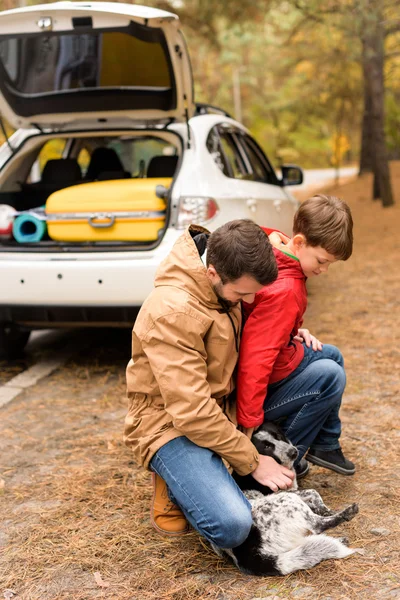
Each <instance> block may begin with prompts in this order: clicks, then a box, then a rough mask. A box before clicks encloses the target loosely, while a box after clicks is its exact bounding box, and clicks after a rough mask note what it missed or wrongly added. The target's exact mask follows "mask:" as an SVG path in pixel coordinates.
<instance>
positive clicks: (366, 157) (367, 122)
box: [358, 61, 374, 175]
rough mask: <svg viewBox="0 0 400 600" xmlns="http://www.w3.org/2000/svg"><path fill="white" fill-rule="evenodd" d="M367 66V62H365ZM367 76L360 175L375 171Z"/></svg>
mask: <svg viewBox="0 0 400 600" xmlns="http://www.w3.org/2000/svg"><path fill="white" fill-rule="evenodd" d="M364 66H365V61H364ZM366 80H367V78H366V74H365V73H364V114H363V120H362V130H361V153H360V170H359V173H358V174H359V175H362V174H363V173H371V172H372V171H373V170H374V156H373V142H372V118H371V116H372V107H371V96H370V95H369V93H368V90H367V85H366Z"/></svg>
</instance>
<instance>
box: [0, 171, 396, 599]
mask: <svg viewBox="0 0 400 600" xmlns="http://www.w3.org/2000/svg"><path fill="white" fill-rule="evenodd" d="M393 183H394V186H395V189H396V194H397V206H396V207H394V208H390V209H386V210H385V211H384V210H382V208H381V207H380V205H379V203H373V202H372V201H370V199H369V190H370V185H371V184H370V179H369V177H366V178H364V179H362V180H361V181H356V182H354V183H350V184H347V185H346V186H344V187H342V188H341V189H340V192H339V195H341V196H342V197H343V198H345V199H346V200H347V201H348V202H349V204H350V205H351V207H352V210H353V215H354V219H355V225H356V232H355V234H356V237H355V239H356V244H355V252H354V255H353V257H352V258H351V259H350V261H348V262H347V263H343V264H338V265H335V266H333V267H332V268H331V270H330V273H329V275H328V276H325V277H321V278H319V279H316V280H312V281H311V282H310V284H311V285H310V290H309V291H310V305H309V310H308V313H307V318H306V324H307V325H308V326H309V328H310V329H311V330H312V331H313V332H315V333H316V335H318V337H319V338H320V339H322V340H323V341H326V342H330V343H334V344H337V345H338V346H339V347H340V348H341V350H342V351H343V354H344V356H345V359H346V366H347V373H348V386H347V392H346V396H345V401H344V407H343V422H344V434H343V446H344V448H345V451H346V453H347V454H348V455H349V457H351V458H352V459H354V460H355V461H356V463H357V467H358V470H357V473H356V475H355V476H354V477H351V478H350V477H348V478H345V477H341V476H339V475H335V474H333V473H330V472H328V471H324V470H323V469H318V468H316V467H313V468H312V471H311V474H310V475H309V477H307V478H306V479H305V480H304V483H303V487H315V488H316V489H318V490H319V491H320V492H321V494H322V495H323V497H324V499H325V500H326V502H327V504H328V505H331V506H332V507H338V508H339V507H342V506H344V505H346V504H349V503H351V502H354V501H357V502H358V503H359V505H360V514H359V515H358V517H357V518H356V519H354V521H352V522H351V523H349V524H347V525H346V526H345V527H343V528H341V530H340V532H341V533H343V534H345V535H347V536H348V537H349V538H350V540H351V545H352V546H353V547H361V548H363V552H364V553H363V554H356V555H355V556H353V557H350V558H349V559H347V560H346V561H327V562H325V563H322V564H321V565H319V566H318V567H316V568H314V569H312V570H310V571H309V572H300V573H297V574H293V575H291V576H288V577H286V578H282V579H276V578H272V579H270V578H269V579H267V578H265V579H262V578H252V577H247V576H244V575H241V574H240V573H238V572H237V571H236V569H235V568H233V567H232V566H231V565H230V564H229V563H226V562H224V561H221V560H219V559H218V558H217V557H216V556H214V554H213V553H212V552H211V551H210V550H209V549H208V548H207V547H206V545H205V544H204V543H203V542H202V541H201V540H200V538H199V536H198V535H197V534H196V533H194V532H193V533H191V534H189V535H188V536H186V537H185V538H183V539H176V540H164V539H163V538H161V537H159V536H158V535H157V534H156V533H155V532H153V530H152V529H151V527H150V523H149V508H148V507H149V502H150V497H151V490H150V485H149V476H148V474H147V473H145V472H143V471H142V470H139V469H137V468H136V467H135V465H134V464H133V463H132V459H131V455H130V453H129V451H128V450H127V449H126V448H125V447H124V446H123V445H122V442H121V432H122V423H123V418H124V415H125V411H126V406H125V398H124V369H125V364H126V362H127V359H128V355H129V340H128V339H127V338H126V337H124V336H122V337H121V334H118V333H115V334H108V333H107V336H106V337H105V336H104V334H103V336H102V335H101V334H99V337H98V339H97V340H96V338H93V347H92V348H91V349H90V351H87V350H86V351H85V352H82V354H81V355H80V356H78V357H77V358H76V359H75V361H70V362H69V363H68V364H67V366H66V367H64V368H63V369H60V370H59V371H57V372H55V373H54V374H53V375H51V376H50V377H48V378H47V379H45V380H42V381H41V382H40V383H39V384H37V385H36V386H35V387H33V388H31V389H30V390H28V391H26V392H24V393H23V394H22V395H21V396H19V397H18V398H16V399H15V400H14V401H13V402H12V403H11V404H9V405H7V406H5V407H3V408H2V409H1V410H0V598H5V599H8V598H14V599H15V600H58V599H68V600H91V599H94V598H104V599H107V600H111V599H112V600H128V599H129V600H147V599H154V600H155V599H168V600H183V599H199V600H203V599H204V600H206V599H215V600H217V599H218V600H237V599H249V600H252V599H256V598H258V599H261V598H265V599H268V600H277V599H280V598H296V599H298V600H305V599H307V600H339V599H341V600H345V599H348V600H353V599H354V600H356V599H368V600H369V599H371V598H372V599H375V598H376V599H378V600H389V599H390V600H392V599H394V598H400V535H399V530H400V508H399V507H400V493H399V484H400V481H399V479H400V476H399V470H398V467H399V459H400V451H399V447H400V426H399V420H398V415H399V409H398V396H399V392H400V382H399V369H400V350H399V348H398V344H396V343H395V340H396V341H397V339H399V338H400V319H399V317H400V298H399V289H400V286H399V266H398V255H399V250H400V241H399V230H400V165H398V164H397V165H395V168H394V171H393ZM106 346H107V347H106ZM337 533H338V534H339V530H338V531H337ZM10 590H12V591H10ZM12 592H14V594H13V593H12Z"/></svg>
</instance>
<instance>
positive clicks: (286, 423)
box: [264, 344, 346, 464]
mask: <svg viewBox="0 0 400 600" xmlns="http://www.w3.org/2000/svg"><path fill="white" fill-rule="evenodd" d="M303 346H304V358H303V360H302V361H301V363H300V365H299V366H298V367H297V369H295V370H294V371H293V373H291V374H290V375H289V376H288V377H286V378H285V379H282V380H281V381H278V382H276V383H272V384H271V385H269V386H268V391H267V396H266V399H265V402H264V414H265V419H266V420H268V421H278V420H279V421H280V425H281V427H282V428H283V430H284V432H285V433H286V435H287V437H288V438H289V440H290V441H291V442H292V444H294V445H295V446H297V449H298V451H299V456H298V458H297V461H296V463H295V464H298V462H299V461H300V459H301V458H302V457H303V456H304V454H305V453H306V452H307V450H308V449H309V448H310V449H311V450H336V449H337V448H340V443H339V437H340V433H341V423H340V418H339V409H340V405H341V402H342V395H343V392H344V388H345V386H346V374H345V371H344V367H343V365H344V362H343V357H342V355H341V353H340V351H339V350H338V349H337V348H336V347H335V346H330V345H329V344H325V345H324V346H323V348H322V351H319V350H317V351H314V350H313V349H312V348H307V346H306V345H305V344H303ZM281 419H282V421H281Z"/></svg>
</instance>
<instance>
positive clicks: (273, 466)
mask: <svg viewBox="0 0 400 600" xmlns="http://www.w3.org/2000/svg"><path fill="white" fill-rule="evenodd" d="M252 476H253V477H254V479H255V480H256V481H258V483H261V484H262V485H266V486H267V487H269V488H270V489H271V490H272V491H273V492H277V491H278V490H287V489H289V488H291V487H292V485H293V479H294V476H295V474H294V471H291V470H290V469H287V468H286V467H283V466H282V465H280V464H278V463H277V462H276V460H275V459H274V458H272V456H263V455H262V454H260V462H259V463H258V467H257V468H256V470H255V471H253V472H252Z"/></svg>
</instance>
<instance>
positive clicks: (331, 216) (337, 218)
mask: <svg viewBox="0 0 400 600" xmlns="http://www.w3.org/2000/svg"><path fill="white" fill-rule="evenodd" d="M297 233H301V234H303V235H304V237H305V238H306V240H307V244H308V245H309V246H313V247H315V246H321V248H323V249H324V250H326V252H329V254H332V255H333V256H334V257H335V258H336V259H337V260H347V259H348V258H350V256H351V253H352V252H353V219H352V216H351V212H350V208H349V207H348V206H347V204H346V203H345V202H343V200H341V199H340V198H337V197H336V196H325V195H323V194H317V195H316V196H313V197H312V198H308V200H305V201H304V202H303V203H302V204H301V205H300V207H299V208H298V210H297V212H296V214H295V216H294V221H293V235H296V234H297Z"/></svg>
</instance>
